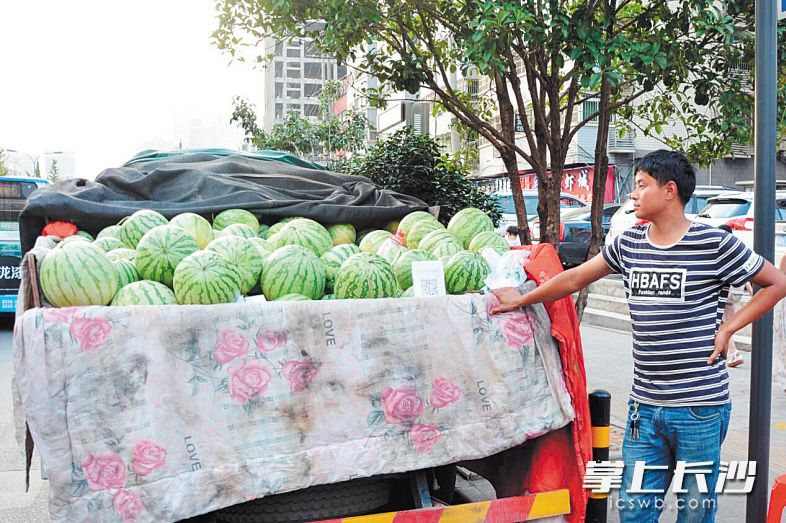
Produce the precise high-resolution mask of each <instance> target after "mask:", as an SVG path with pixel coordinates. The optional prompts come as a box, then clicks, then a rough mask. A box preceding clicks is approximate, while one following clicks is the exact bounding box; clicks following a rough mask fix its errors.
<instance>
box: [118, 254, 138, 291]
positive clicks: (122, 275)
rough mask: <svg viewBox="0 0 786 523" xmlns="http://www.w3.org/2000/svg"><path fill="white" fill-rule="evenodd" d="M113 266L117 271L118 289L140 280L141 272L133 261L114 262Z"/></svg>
mask: <svg viewBox="0 0 786 523" xmlns="http://www.w3.org/2000/svg"><path fill="white" fill-rule="evenodd" d="M112 265H113V266H114V267H115V271H117V288H118V289H122V288H123V287H125V286H126V285H128V284H129V283H133V282H135V281H137V280H139V272H137V270H136V265H134V262H132V261H131V260H114V261H113V262H112Z"/></svg>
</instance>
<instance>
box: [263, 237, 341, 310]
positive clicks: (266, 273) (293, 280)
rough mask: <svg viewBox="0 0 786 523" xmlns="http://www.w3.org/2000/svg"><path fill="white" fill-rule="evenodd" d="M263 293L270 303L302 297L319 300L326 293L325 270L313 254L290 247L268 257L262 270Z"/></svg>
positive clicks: (303, 248) (295, 246) (300, 247)
mask: <svg viewBox="0 0 786 523" xmlns="http://www.w3.org/2000/svg"><path fill="white" fill-rule="evenodd" d="M261 283H262V292H263V293H264V294H265V298H267V299H268V300H275V299H276V298H280V297H281V296H286V295H287V294H302V295H304V296H308V297H309V298H311V299H313V300H318V299H319V298H321V297H322V294H324V292H325V266H324V265H323V264H322V261H321V260H320V259H319V258H318V257H317V255H316V254H314V252H313V251H311V250H309V249H307V248H305V247H302V246H300V245H287V246H285V247H281V248H280V249H276V251H275V252H274V253H273V254H271V255H270V256H268V258H267V259H266V260H265V263H264V266H263V269H262V282H261Z"/></svg>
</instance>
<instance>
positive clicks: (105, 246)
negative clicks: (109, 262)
mask: <svg viewBox="0 0 786 523" xmlns="http://www.w3.org/2000/svg"><path fill="white" fill-rule="evenodd" d="M93 245H95V246H96V247H98V248H99V249H101V250H102V251H104V252H109V251H111V250H114V249H122V248H124V247H125V244H123V242H121V241H120V240H118V239H117V238H113V237H111V236H104V237H103V238H98V239H97V240H96V241H94V242H93Z"/></svg>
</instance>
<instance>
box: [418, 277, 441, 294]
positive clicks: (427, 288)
mask: <svg viewBox="0 0 786 523" xmlns="http://www.w3.org/2000/svg"><path fill="white" fill-rule="evenodd" d="M421 289H423V295H424V296H439V284H438V283H437V279H436V278H429V279H427V280H421Z"/></svg>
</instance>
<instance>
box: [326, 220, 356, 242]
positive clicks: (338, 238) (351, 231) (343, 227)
mask: <svg viewBox="0 0 786 523" xmlns="http://www.w3.org/2000/svg"><path fill="white" fill-rule="evenodd" d="M327 231H328V233H329V234H330V238H331V240H333V245H341V244H343V243H354V242H355V238H356V237H357V232H356V231H355V228H354V227H353V226H352V225H350V224H348V223H337V224H335V225H331V226H329V227H328V228H327Z"/></svg>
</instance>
